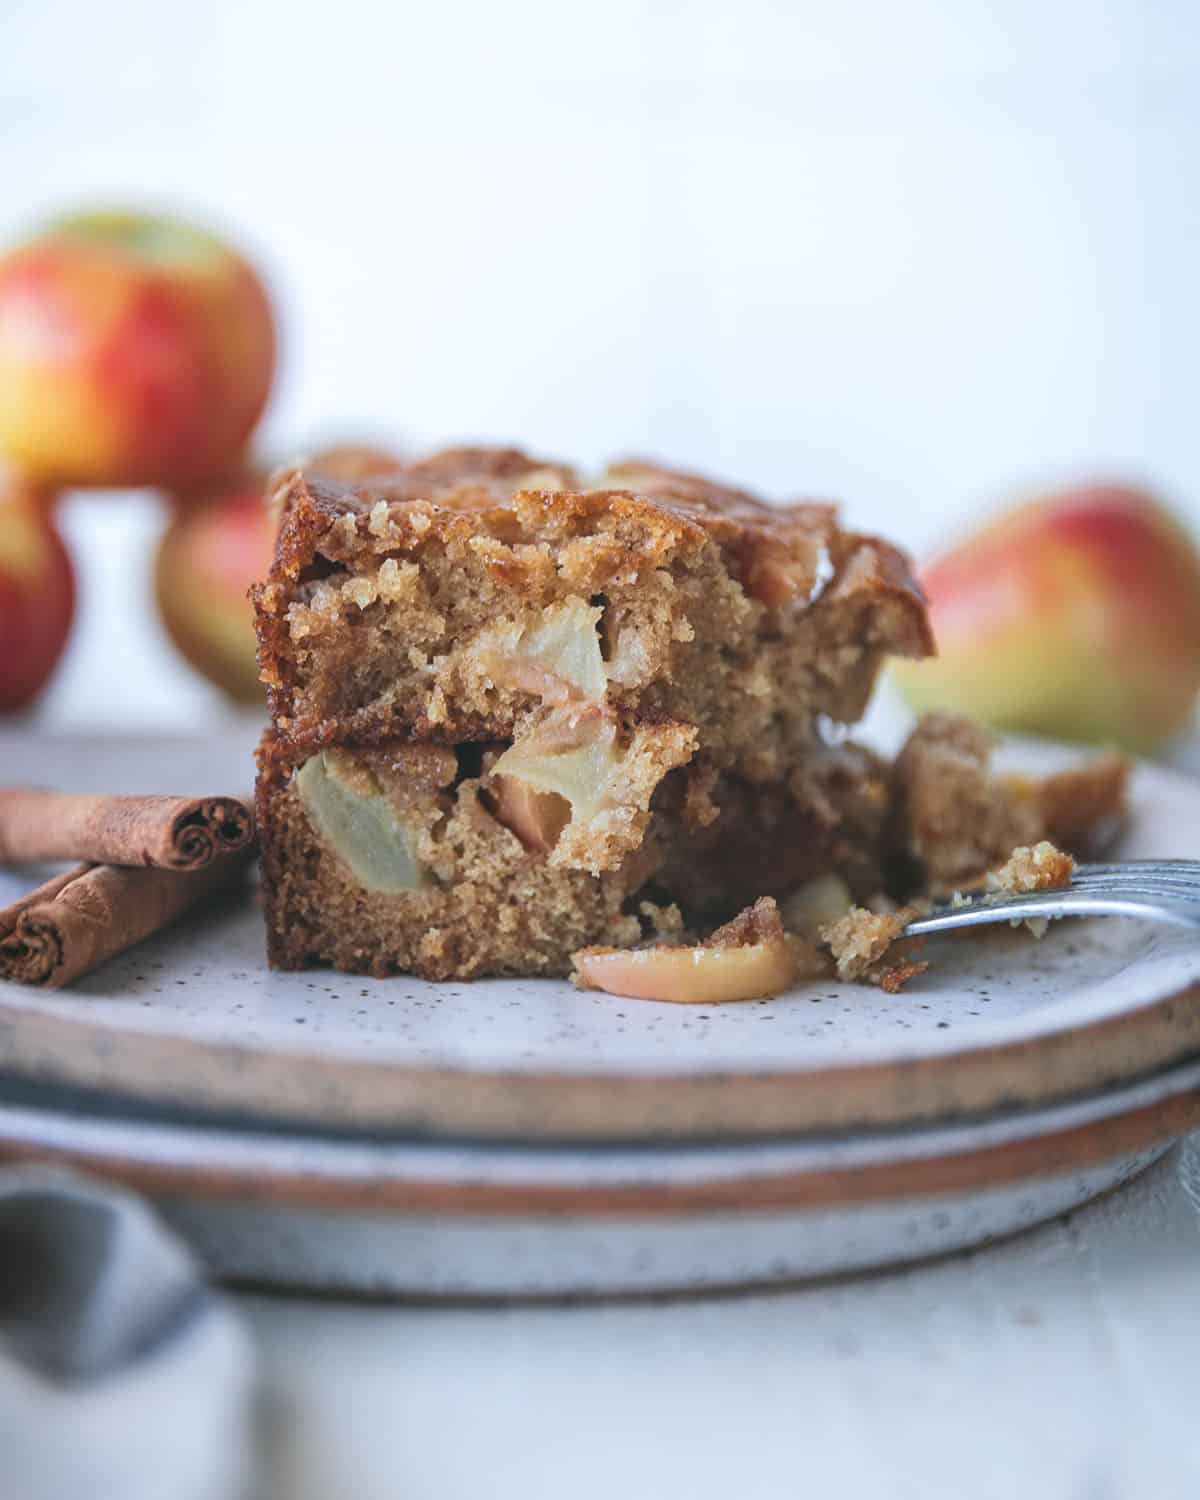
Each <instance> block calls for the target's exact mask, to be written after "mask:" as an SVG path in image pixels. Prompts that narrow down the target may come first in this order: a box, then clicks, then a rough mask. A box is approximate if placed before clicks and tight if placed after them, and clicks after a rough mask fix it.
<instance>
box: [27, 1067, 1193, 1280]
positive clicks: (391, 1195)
mask: <svg viewBox="0 0 1200 1500" xmlns="http://www.w3.org/2000/svg"><path fill="white" fill-rule="evenodd" d="M1197 1123H1200V1062H1193V1063H1189V1064H1182V1065H1180V1066H1179V1067H1176V1068H1173V1069H1168V1070H1167V1071H1166V1072H1164V1073H1158V1074H1156V1075H1154V1076H1153V1077H1152V1078H1149V1079H1145V1080H1142V1081H1141V1082H1139V1083H1137V1084H1132V1085H1129V1084H1127V1085H1124V1086H1121V1087H1119V1088H1115V1089H1108V1090H1105V1091H1103V1092H1102V1093H1100V1094H1098V1095H1091V1096H1088V1097H1086V1098H1083V1099H1077V1100H1073V1101H1072V1102H1070V1103H1068V1104H1064V1105H1057V1106H1054V1107H1052V1108H1050V1109H1042V1110H1024V1111H1017V1112H1013V1113H1009V1114H1004V1115H1001V1116H997V1117H995V1118H993V1119H991V1120H987V1121H982V1122H981V1121H966V1122H960V1123H958V1124H956V1125H951V1126H945V1125H941V1126H931V1127H925V1128H917V1129H907V1130H899V1131H897V1130H892V1131H865V1132H854V1133H850V1134H842V1135H813V1136H807V1137H804V1138H802V1139H794V1140H774V1141H753V1142H741V1143H738V1144H728V1145H710V1146H695V1145H659V1146H600V1147H598V1146H594V1145H589V1146H558V1147H556V1146H547V1145H541V1146H515V1145H499V1144H495V1143H492V1144H487V1143H483V1142H474V1143H465V1142H458V1143H449V1142H430V1141H421V1142H414V1141H396V1140H393V1141H388V1140H380V1139H353V1138H346V1137H344V1136H343V1137H340V1138H339V1137H336V1136H332V1135H329V1134H325V1135H317V1134H313V1133H301V1132H298V1131H297V1132H278V1131H276V1132H271V1133H266V1132H263V1131H262V1130H258V1129H245V1128H243V1129H234V1128H230V1127H223V1128H217V1127H213V1126H211V1125H205V1124H204V1123H202V1122H197V1121H190V1122H187V1121H182V1120H178V1119H176V1120H165V1119H162V1118H150V1117H147V1116H145V1115H143V1116H141V1117H124V1116H122V1115H121V1114H120V1113H119V1112H112V1111H111V1109H110V1112H109V1113H108V1114H106V1115H97V1114H96V1113H95V1112H94V1105H89V1103H88V1101H87V1100H85V1099H82V1098H79V1097H77V1096H76V1097H70V1096H68V1095H65V1094H64V1092H63V1091H62V1090H55V1089H45V1088H43V1089H38V1088H36V1087H33V1088H28V1087H27V1088H26V1089H25V1090H24V1097H23V1099H22V1101H21V1102H20V1103H15V1102H9V1103H7V1104H2V1105H0V1161H3V1160H5V1159H17V1160H20V1159H23V1158H28V1157H31V1156H32V1157H36V1158H39V1159H41V1160H43V1161H50V1162H57V1163H64V1162H65V1163H70V1164H72V1165H74V1166H76V1167H83V1168H85V1169H87V1170H89V1171H92V1172H97V1173H100V1174H102V1175H103V1176H105V1177H108V1178H112V1179H115V1180H117V1181H120V1182H123V1183H125V1184H127V1185H129V1186H131V1187H134V1188H137V1189H140V1190H141V1191H143V1192H145V1193H147V1194H149V1195H150V1196H151V1197H153V1198H154V1199H155V1200H156V1201H157V1202H158V1204H159V1206H160V1208H161V1209H162V1211H163V1212H164V1213H165V1214H166V1215H167V1216H168V1217H169V1218H170V1219H171V1220H172V1222H174V1224H175V1225H176V1226H177V1227H178V1228H179V1229H180V1230H181V1231H182V1232H183V1233H184V1234H185V1235H186V1236H187V1237H188V1238H189V1239H190V1240H191V1242H192V1243H193V1245H195V1247H196V1248H197V1249H198V1251H199V1252H200V1253H201V1254H202V1255H203V1257H204V1258H205V1260H206V1262H207V1263H208V1264H209V1266H210V1267H211V1268H212V1270H213V1271H214V1273H216V1274H218V1275H221V1276H225V1277H231V1278H234V1279H237V1280H240V1281H243V1282H244V1281H250V1282H261V1283H266V1284H270V1285H274V1286H283V1287H300V1288H308V1289H320V1290H324V1291H352V1292H357V1293H368V1294H372V1295H403V1296H426V1297H480V1296H485V1297H495V1296H522V1297H528V1296H563V1295H569V1296H581V1295H597V1294H605V1295H607V1294H628V1293H631V1292H642V1293H644V1292H663V1291H680V1290H693V1291H694V1290H700V1289H704V1288H713V1287H721V1286H730V1285H748V1284H755V1283H771V1282H780V1281H789V1280H795V1279H798V1278H803V1277H810V1276H817V1275H827V1274H830V1273H833V1272H846V1271H853V1270H862V1269H864V1268H867V1267H871V1266H879V1265H884V1264H889V1263H895V1262H898V1261H907V1260H915V1259H918V1258H920V1257H923V1256H928V1255H935V1254H944V1253H946V1252H948V1251H952V1250H958V1249H963V1248H965V1247H966V1246H969V1245H976V1244H979V1243H981V1242H982V1241H985V1240H988V1239H994V1238H997V1237H998V1236H1001V1235H1005V1234H1011V1233H1014V1232H1015V1231H1017V1230H1020V1229H1024V1228H1027V1227H1028V1226H1030V1225H1032V1224H1035V1223H1038V1222H1039V1221H1041V1220H1044V1219H1046V1218H1049V1217H1051V1216H1053V1215H1055V1214H1059V1213H1063V1212H1065V1211H1067V1210H1069V1209H1072V1208H1075V1207H1078V1206H1079V1205H1080V1204H1081V1203H1083V1202H1085V1201H1086V1200H1087V1199H1089V1198H1091V1197H1094V1196H1095V1195H1096V1194H1097V1193H1100V1192H1104V1191H1106V1190H1108V1189H1111V1188H1114V1187H1117V1186H1119V1185H1120V1184H1121V1183H1123V1182H1125V1181H1127V1180H1128V1179H1129V1178H1130V1177H1132V1176H1133V1175H1134V1174H1135V1173H1137V1172H1138V1171H1140V1170H1141V1169H1142V1168H1143V1167H1145V1166H1147V1165H1149V1163H1150V1162H1152V1161H1154V1160H1155V1159H1156V1158H1157V1157H1158V1156H1160V1155H1161V1154H1162V1153H1163V1151H1165V1150H1166V1149H1167V1147H1168V1146H1169V1144H1170V1142H1171V1141H1172V1140H1173V1139H1174V1138H1175V1137H1177V1136H1179V1135H1180V1134H1181V1133H1183V1132H1184V1131H1186V1130H1188V1129H1189V1128H1191V1127H1192V1126H1194V1125H1196V1124H1197Z"/></svg>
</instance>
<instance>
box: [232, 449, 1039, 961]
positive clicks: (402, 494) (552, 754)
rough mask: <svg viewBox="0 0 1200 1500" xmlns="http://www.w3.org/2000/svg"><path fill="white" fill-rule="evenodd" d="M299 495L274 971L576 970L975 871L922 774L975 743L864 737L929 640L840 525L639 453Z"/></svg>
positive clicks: (262, 799)
mask: <svg viewBox="0 0 1200 1500" xmlns="http://www.w3.org/2000/svg"><path fill="white" fill-rule="evenodd" d="M274 493H275V500H276V504H277V506H278V514H279V531H278V539H277V546H276V554H275V560H274V563H273V566H272V568H271V571H270V575H269V577H268V578H267V580H266V582H265V583H264V584H262V585H261V586H260V587H259V588H258V589H257V590H256V591H255V605H256V611H257V626H258V638H259V661H260V667H261V671H262V676H263V679H264V681H265V682H266V684H267V687H268V691H269V697H270V710H271V723H270V726H269V728H268V729H267V732H266V734H265V736H264V738H263V742H262V745H261V747H260V752H259V779H258V812H259V826H260V829H261V836H262V844H263V882H264V891H265V898H266V915H267V925H268V932H269V951H270V957H271V961H272V963H274V964H275V965H277V966H278V967H282V968H297V967H300V966H302V965H305V964H308V963H314V962H323V963H331V964H334V965H336V966H337V967H338V968H341V969H345V970H350V971H354V972H366V973H373V974H388V973H393V972H400V971H411V972H415V973H418V974H421V975H424V976H426V977H429V978H435V979H445V978H451V977H462V978H465V977H469V976H472V975H479V974H565V973H568V972H569V970H570V966H571V954H572V953H573V952H574V951H575V950H576V949H579V948H582V947H585V946H595V945H600V946H604V945H610V946H617V947H628V946H632V945H636V944H638V943H641V942H643V941H646V940H651V939H653V938H655V937H656V936H658V935H660V934H662V935H669V931H666V929H671V928H672V927H674V928H676V929H677V928H678V927H679V926H680V925H684V924H686V926H687V927H688V928H689V929H690V930H697V931H699V930H709V929H711V928H712V927H713V926H715V925H717V924H719V923H722V922H728V921H729V919H730V918H732V917H734V916H735V914H736V913H737V911H738V910H739V909H740V908H741V907H743V906H746V905H748V904H750V903H752V902H754V901H756V900H757V899H758V898H760V897H779V898H784V897H786V896H787V895H788V893H789V892H794V891H795V890H797V889H798V888H801V887H803V886H804V885H805V884H806V883H807V882H810V881H812V880H814V879H817V878H828V877H836V879H837V881H838V882H840V885H841V888H844V889H845V891H846V892H847V894H848V898H849V899H853V900H855V901H859V902H864V901H866V900H868V899H870V898H871V897H872V896H874V895H876V894H877V893H878V892H880V891H881V890H884V889H885V888H887V887H888V886H889V885H890V884H894V882H895V879H896V878H904V879H908V880H910V881H911V880H915V879H918V878H919V876H917V875H914V874H913V871H914V869H916V868H917V867H918V866H919V864H920V862H921V861H922V860H924V861H925V862H926V863H927V864H928V865H929V868H930V870H931V871H932V872H935V873H936V874H937V875H938V876H940V875H941V873H942V870H943V866H944V865H945V866H947V867H948V866H949V864H950V863H953V866H954V869H955V870H956V871H957V870H958V869H959V868H960V867H961V866H962V865H963V863H964V860H965V859H967V855H966V854H965V853H964V851H963V850H962V849H951V848H950V847H949V846H948V844H947V842H946V838H945V837H944V836H943V834H942V832H941V831H940V829H941V825H940V823H939V822H938V819H939V817H940V816H941V814H940V813H939V812H938V811H937V809H936V808H932V807H931V805H930V798H931V797H932V796H933V795H934V791H935V790H936V785H935V784H936V782H937V779H938V775H937V768H936V766H935V767H934V771H933V775H932V777H930V776H928V775H926V774H925V772H926V771H927V770H928V768H929V762H930V757H931V756H932V757H933V758H934V760H935V761H936V759H937V756H938V755H939V754H941V755H943V759H945V758H947V757H949V758H953V757H955V756H957V757H958V760H957V761H956V763H955V764H956V769H957V772H958V774H959V780H960V782H961V783H962V784H963V785H964V786H966V785H967V784H968V783H970V777H971V767H973V766H974V767H976V769H978V766H977V762H978V756H977V755H976V749H977V747H976V746H975V745H974V743H973V742H971V743H968V742H967V741H966V740H965V739H964V740H963V744H962V745H958V746H957V748H956V745H950V746H949V747H948V748H947V747H946V746H945V745H943V744H942V740H943V739H944V738H945V734H944V733H943V732H942V731H939V732H938V733H936V734H934V735H933V736H932V740H931V743H930V744H929V745H926V746H925V747H924V748H922V747H921V746H918V747H917V749H916V750H914V751H913V752H912V753H910V755H909V757H908V760H907V761H906V762H904V763H903V765H902V766H900V767H897V768H893V767H892V766H890V765H888V764H886V763H885V762H884V761H882V760H881V759H880V758H879V757H878V756H876V755H874V754H872V753H871V752H870V751H868V750H865V749H862V748H860V747H857V746H855V745H852V744H849V743H842V742H841V737H842V733H843V731H842V729H841V727H840V726H844V725H847V724H852V723H854V722H855V721H856V720H857V719H859V717H860V716H861V714H862V712H863V710H864V708H865V706H866V703H867V700H868V698H869V696H870V693H871V690H872V687H873V685H874V683H875V679H876V677H877V675H878V672H879V669H880V666H881V664H882V663H883V661H884V659H885V658H886V657H887V656H888V655H889V654H891V655H905V656H914V657H918V656H923V655H926V654H928V653H929V652H930V651H931V650H932V640H931V637H930V631H929V624H928V620H927V618H926V612H925V606H924V601H923V599H922V596H921V594H920V591H919V589H918V588H917V586H916V584H915V582H914V581H913V578H912V576H911V573H910V571H909V567H908V563H907V561H906V559H905V558H904V557H903V555H902V554H901V553H899V552H898V551H897V550H896V549H895V548H893V547H891V546H889V545H888V544H887V543H885V542H881V541H879V540H878V539H876V538H873V537H869V536H862V535H859V534H858V533H856V532H853V531H849V530H846V529H844V528H843V527H842V526H841V525H840V524H839V522H838V519H837V515H836V512H835V510H834V509H833V507H831V506H829V505H823V504H812V503H801V504H790V505H779V506H772V505H767V504H765V503H764V502H763V501H761V500H759V499H757V498H755V497H754V496H752V495H750V494H747V493H745V492H744V491H741V490H734V489H729V488H727V487H724V486H722V485H718V484H714V483H712V482H710V481H707V480H704V479H700V478H697V477H695V476H693V475H688V474H680V473H674V472H671V471H669V470H666V469H662V468H659V467H657V466H655V465H653V464H649V463H642V462H625V463H620V464H615V465H613V466H612V467H611V468H610V469H609V471H608V472H607V473H606V474H605V475H604V476H603V477H602V478H601V479H600V480H599V481H597V482H595V483H592V484H588V483H585V482H583V481H582V480H581V479H580V478H579V477H578V476H577V475H576V474H575V472H574V471H573V470H572V469H570V468H569V467H567V466H565V465H563V464H559V463H554V462H548V461H545V460H540V459H534V458H530V457H528V456H526V455H525V454H523V453H519V452H516V451H513V450H507V449H452V450H448V451H446V452H442V453H438V454H435V455H433V456H432V457H431V458H428V459H425V460H423V461H420V462H416V463H412V464H410V465H407V466H404V467H397V468H395V469H393V470H391V471H390V472H387V473H383V474H380V475H377V476H375V477H358V476H355V475H352V474H351V475H347V474H346V473H345V472H343V473H342V474H341V475H340V476H339V477H337V478H335V477H333V476H331V475H330V474H329V473H320V472H317V471H316V469H315V468H313V467H309V468H305V467H304V466H301V467H296V468H292V469H288V470H285V471H283V472H282V473H281V474H280V475H279V476H278V477H277V479H276V481H275V487H274ZM964 733H965V731H964ZM927 738H928V737H927ZM951 738H952V739H953V736H951ZM959 738H962V735H960V736H959ZM935 742H936V743H935ZM979 774H980V775H981V776H983V775H985V774H986V773H985V772H984V771H980V772H979ZM927 783H928V785H927ZM971 784H972V785H973V783H971ZM931 787H932V788H933V790H931V789H930V788H931ZM976 790H978V789H977V788H976ZM980 795H981V796H982V794H980ZM985 800H986V799H985ZM1003 821H1004V820H1003V818H1002V817H1001V816H1000V814H999V813H997V815H996V818H995V820H994V827H993V825H989V827H990V828H992V831H993V832H995V831H996V830H997V829H1000V828H1001V827H1002V825H1003ZM1018 824H1019V826H1020V831H1021V833H1022V834H1023V835H1024V836H1025V837H1026V838H1031V837H1033V836H1035V834H1036V831H1037V830H1036V829H1035V828H1033V823H1032V818H1031V817H1027V816H1024V815H1023V814H1022V815H1019V816H1018V815H1016V814H1014V827H1015V826H1017V825H1018ZM931 829H932V830H933V831H932V832H931V831H930V830H931ZM996 836H997V837H999V834H998V833H997V834H996ZM968 837H969V835H968ZM1010 847H1011V845H1010ZM1007 852H1008V851H1007V849H1006V850H1004V853H1005V854H1007ZM892 866H894V867H895V868H894V869H892V868H891V867H892ZM897 871H899V877H897V874H896V872H897Z"/></svg>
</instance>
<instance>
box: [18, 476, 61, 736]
mask: <svg viewBox="0 0 1200 1500" xmlns="http://www.w3.org/2000/svg"><path fill="white" fill-rule="evenodd" d="M74 613H75V574H74V572H73V570H72V567H71V559H70V557H69V556H68V554H67V549H66V548H65V547H64V546H63V542H62V538H61V537H60V536H59V534H58V530H57V528H56V527H55V525H54V522H53V520H52V519H51V517H50V515H49V513H48V510H47V507H46V505H45V496H44V495H43V494H40V493H38V492H28V491H25V490H22V489H21V488H19V487H10V488H6V489H5V490H4V491H3V492H0V713H13V712H15V711H17V710H18V709H23V708H27V707H28V706H29V704H30V703H32V702H33V700H34V698H36V697H37V695H38V693H39V692H40V691H41V689H42V688H43V687H44V685H45V683H46V682H47V680H48V679H49V677H50V674H51V672H52V671H53V670H54V667H55V665H56V663H57V662H58V659H59V657H60V656H61V655H62V651H63V647H64V646H65V645H66V643H67V637H68V635H69V634H70V632H71V620H72V618H73V616H74Z"/></svg>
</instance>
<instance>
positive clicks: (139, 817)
mask: <svg viewBox="0 0 1200 1500" xmlns="http://www.w3.org/2000/svg"><path fill="white" fill-rule="evenodd" d="M253 837H254V813H253V811H252V810H251V808H250V806H249V805H248V804H247V803H245V802H243V801H241V800H240V799H239V798H237V797H109V796H98V795H88V794H83V795H79V794H74V793H69V792H51V791H46V790H44V789H43V788H41V787H0V864H12V865H19V864H36V863H38V862H39V861H44V860H58V859H81V860H87V861H88V862H89V863H90V864H107V865H159V866H161V867H162V868H163V869H168V870H200V869H203V868H204V866H205V865H207V864H208V863H209V861H210V860H212V859H213V858H214V856H216V855H221V854H236V853H238V852H239V851H240V850H242V849H245V848H247V847H248V846H249V844H250V842H251V840H252V839H253Z"/></svg>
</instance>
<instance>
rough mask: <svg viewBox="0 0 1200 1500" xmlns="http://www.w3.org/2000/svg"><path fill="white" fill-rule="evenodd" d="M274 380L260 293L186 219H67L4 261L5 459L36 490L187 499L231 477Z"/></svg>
mask: <svg viewBox="0 0 1200 1500" xmlns="http://www.w3.org/2000/svg"><path fill="white" fill-rule="evenodd" d="M274 370H275V324H274V318H273V316H272V312H271V306H270V303H269V301H268V299H267V294H266V291H265V290H264V288H263V284H262V282H261V281H260V280H259V278H258V276H257V275H256V274H255V272H254V271H253V269H252V268H251V267H250V266H249V264H248V263H247V262H246V261H245V260H244V259H243V258H242V257H241V256H240V255H239V254H237V252H236V251H235V250H233V249H232V248H231V247H230V246H229V245H227V244H225V243H224V242H223V241H222V240H220V239H218V238H216V237H215V236H214V235H211V234H209V233H207V232H206V231H204V230H202V229H198V228H195V227H193V226H192V225H190V224H185V223H183V222H181V221H179V220H177V219H172V218H168V217H165V216H155V215H149V214H135V213H128V212H121V211H114V212H100V213H85V214H79V215H76V216H73V217H70V218H65V219H60V220H58V221H57V222H56V223H53V224H51V225H49V226H48V227H47V228H46V229H45V230H43V231H42V232H41V233H40V234H38V235H36V236H35V237H34V238H33V239H31V240H29V241H27V242H26V243H24V244H22V245H19V246H18V247H17V248H15V249H13V250H11V251H9V253H8V254H7V255H5V256H3V257H2V258H0V452H3V453H5V454H7V455H8V456H9V458H11V459H12V461H13V462H14V464H15V465H16V466H17V467H18V468H20V469H21V470H22V471H23V472H24V473H25V474H27V475H28V476H29V477H30V478H31V480H34V481H39V482H44V483H49V484H71V485H142V484H156V485H164V486H175V485H187V484H191V483H194V482H195V481H197V480H198V479H201V478H203V477H204V476H206V475H215V474H218V473H220V472H222V471H227V470H228V469H229V468H230V466H231V465H233V464H234V463H235V462H236V460H237V458H238V455H239V454H240V453H241V450H242V448H243V446H244V445H245V442H246V439H247V437H248V436H249V434H250V432H251V430H252V429H253V427H254V425H255V423H256V422H257V421H258V418H259V416H260V415H261V413H262V409H263V406H264V405H265V403H266V399H267V395H268V393H269V391H270V388H271V381H272V377H273V375H274Z"/></svg>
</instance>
